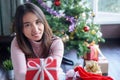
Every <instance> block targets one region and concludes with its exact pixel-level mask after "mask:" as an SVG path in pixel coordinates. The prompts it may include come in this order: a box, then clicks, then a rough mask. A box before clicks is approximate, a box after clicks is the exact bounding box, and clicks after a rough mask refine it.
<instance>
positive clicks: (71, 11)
mask: <svg viewBox="0 0 120 80" xmlns="http://www.w3.org/2000/svg"><path fill="white" fill-rule="evenodd" d="M30 1H31V2H32V3H35V4H37V5H38V6H39V7H40V8H41V9H42V10H43V12H44V13H45V15H46V18H47V20H48V23H49V25H50V27H51V28H52V30H53V33H54V34H55V35H57V36H59V37H61V38H62V40H63V41H64V43H65V50H70V49H76V50H77V52H78V55H79V56H81V55H84V54H85V53H88V52H89V46H90V45H91V44H98V43H99V42H101V41H102V42H104V39H103V38H102V33H101V32H100V26H99V25H97V24H94V22H93V20H94V17H95V14H94V12H93V11H92V9H90V7H89V5H88V3H87V1H85V0H30Z"/></svg>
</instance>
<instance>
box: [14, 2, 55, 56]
mask: <svg viewBox="0 0 120 80" xmlns="http://www.w3.org/2000/svg"><path fill="white" fill-rule="evenodd" d="M28 12H32V13H34V14H35V15H36V16H37V17H38V18H39V19H40V20H41V22H42V23H43V24H44V33H43V36H42V40H41V41H42V49H43V50H42V51H43V52H42V55H41V57H43V58H46V57H47V56H48V55H49V54H48V53H49V48H50V45H51V41H52V36H53V33H52V30H51V28H50V26H49V25H48V22H47V20H46V18H45V15H44V13H43V12H42V10H41V9H40V8H39V7H38V6H36V5H35V4H33V3H30V2H27V3H25V4H22V5H20V6H18V7H17V10H16V13H15V18H14V22H13V27H14V29H15V32H16V38H17V42H18V45H19V47H20V49H21V50H22V51H23V52H24V53H25V55H27V56H29V57H36V56H35V54H34V52H33V49H32V46H31V44H30V42H29V40H28V39H27V38H26V37H25V35H24V34H23V16H24V15H25V14H26V13H28Z"/></svg>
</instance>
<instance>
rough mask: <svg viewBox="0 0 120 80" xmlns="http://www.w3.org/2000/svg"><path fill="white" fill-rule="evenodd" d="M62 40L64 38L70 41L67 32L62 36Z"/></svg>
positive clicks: (65, 40) (64, 40)
mask: <svg viewBox="0 0 120 80" xmlns="http://www.w3.org/2000/svg"><path fill="white" fill-rule="evenodd" d="M62 40H63V42H67V41H69V36H68V35H67V34H65V35H64V36H62Z"/></svg>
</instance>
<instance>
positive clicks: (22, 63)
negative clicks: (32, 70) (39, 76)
mask: <svg viewBox="0 0 120 80" xmlns="http://www.w3.org/2000/svg"><path fill="white" fill-rule="evenodd" d="M11 59H12V63H13V69H14V74H15V80H25V74H26V70H27V68H26V59H25V55H24V53H23V52H22V51H21V49H20V48H19V47H18V44H17V41H16V38H14V39H13V41H12V43H11Z"/></svg>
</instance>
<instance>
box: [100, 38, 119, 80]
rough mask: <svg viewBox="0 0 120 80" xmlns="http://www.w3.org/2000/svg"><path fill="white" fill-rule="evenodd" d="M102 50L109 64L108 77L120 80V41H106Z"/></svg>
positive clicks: (101, 47) (101, 46)
mask: <svg viewBox="0 0 120 80" xmlns="http://www.w3.org/2000/svg"><path fill="white" fill-rule="evenodd" d="M100 49H101V51H102V53H103V54H104V56H105V57H106V58H107V59H108V62H109V68H108V75H109V76H111V77H113V78H114V80H120V40H106V42H105V43H104V44H103V43H102V44H100Z"/></svg>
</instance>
